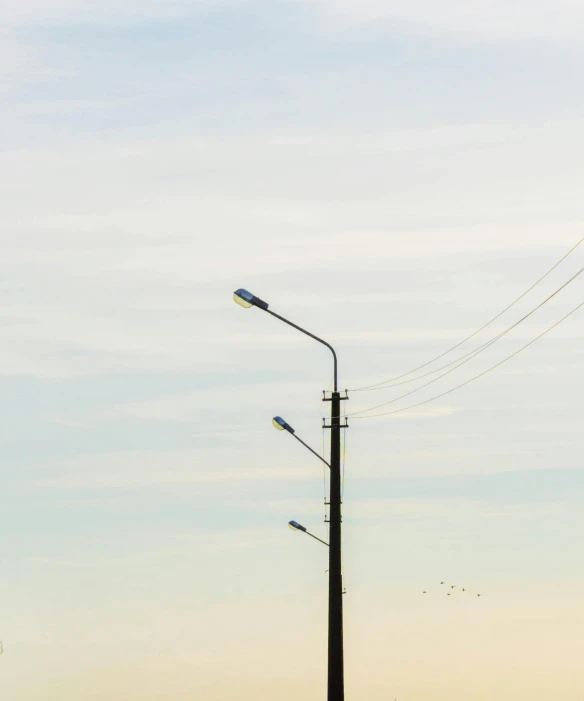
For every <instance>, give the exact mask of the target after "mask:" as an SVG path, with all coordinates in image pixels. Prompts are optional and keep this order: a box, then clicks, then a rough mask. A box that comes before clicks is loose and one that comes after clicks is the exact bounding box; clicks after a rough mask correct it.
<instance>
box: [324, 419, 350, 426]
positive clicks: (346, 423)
mask: <svg viewBox="0 0 584 701" xmlns="http://www.w3.org/2000/svg"><path fill="white" fill-rule="evenodd" d="M322 427H323V428H332V426H330V425H327V424H326V423H325V420H324V419H323V420H322ZM339 428H349V422H348V421H347V420H345V423H344V424H341V425H340V426H339Z"/></svg>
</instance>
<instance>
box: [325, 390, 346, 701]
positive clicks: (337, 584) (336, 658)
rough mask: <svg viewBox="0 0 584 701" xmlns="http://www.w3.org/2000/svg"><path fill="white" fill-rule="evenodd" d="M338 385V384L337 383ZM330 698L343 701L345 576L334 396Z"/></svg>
mask: <svg viewBox="0 0 584 701" xmlns="http://www.w3.org/2000/svg"><path fill="white" fill-rule="evenodd" d="M335 385H336V383H335ZM330 467H331V491H330V499H329V501H330V512H329V513H330V537H329V545H330V548H329V630H328V694H327V699H328V701H344V698H345V684H344V671H343V579H342V573H341V397H340V394H339V392H337V388H336V386H335V391H334V392H333V393H332V398H331V463H330Z"/></svg>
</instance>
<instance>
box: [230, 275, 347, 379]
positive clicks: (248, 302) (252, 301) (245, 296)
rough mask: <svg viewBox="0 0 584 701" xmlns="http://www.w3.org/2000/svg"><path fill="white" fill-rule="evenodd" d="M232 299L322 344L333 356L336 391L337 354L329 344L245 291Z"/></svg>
mask: <svg viewBox="0 0 584 701" xmlns="http://www.w3.org/2000/svg"><path fill="white" fill-rule="evenodd" d="M233 299H234V300H235V301H236V302H237V304H239V305H241V306H242V307H258V309H262V310H263V311H265V312H267V313H268V314H271V315H272V316H275V317H276V319H280V321H283V322H284V323H285V324H288V326H292V328H294V329H297V330H298V331H301V332H302V333H303V334H305V335H306V336H310V338H314V340H315V341H318V342H319V343H322V345H323V346H326V347H327V348H328V349H329V350H330V352H331V353H332V354H333V361H334V387H335V392H337V391H338V386H337V377H338V372H337V354H336V353H335V349H334V348H333V347H332V346H331V344H330V343H327V342H326V341H323V339H322V338H319V337H318V336H315V335H314V334H313V333H310V331H307V330H306V329H303V328H302V326H298V324H294V323H293V322H292V321H289V320H288V319H286V318H285V317H283V316H280V315H279V314H276V312H272V311H270V309H268V307H269V305H268V303H267V302H264V300H263V299H260V298H259V297H256V296H255V295H254V294H252V293H251V292H248V291H247V290H244V289H243V288H240V289H239V290H236V291H235V292H234V293H233Z"/></svg>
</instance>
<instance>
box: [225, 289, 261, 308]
mask: <svg viewBox="0 0 584 701" xmlns="http://www.w3.org/2000/svg"><path fill="white" fill-rule="evenodd" d="M233 299H234V300H235V301H236V302H237V304H239V305H241V306H242V307H246V308H249V307H259V308H260V309H263V310H264V311H267V309H268V303H267V302H264V301H263V299H260V298H259V297H256V296H255V295H252V293H251V292H248V291H247V290H244V289H243V287H240V288H239V290H235V292H234V293H233Z"/></svg>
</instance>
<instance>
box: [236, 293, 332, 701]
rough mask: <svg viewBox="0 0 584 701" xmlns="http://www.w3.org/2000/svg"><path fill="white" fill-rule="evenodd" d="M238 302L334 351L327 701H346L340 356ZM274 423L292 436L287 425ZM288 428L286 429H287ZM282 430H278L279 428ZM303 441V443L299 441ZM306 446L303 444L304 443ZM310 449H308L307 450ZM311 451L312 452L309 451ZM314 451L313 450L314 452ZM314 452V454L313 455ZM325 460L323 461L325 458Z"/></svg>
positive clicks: (250, 301)
mask: <svg viewBox="0 0 584 701" xmlns="http://www.w3.org/2000/svg"><path fill="white" fill-rule="evenodd" d="M233 298H234V300H235V301H236V302H237V303H238V304H240V305H241V306H242V307H252V306H254V307H257V308H258V309H262V310H263V311H265V312H267V313H268V314H271V315H272V316H274V317H276V318H277V319H280V321H283V322H284V323H285V324H288V325H289V326H292V327H294V328H295V329H297V330H298V331H301V332H302V333H304V334H306V335H307V336H310V337H311V338H313V339H314V340H315V341H318V342H319V343H322V344H323V345H325V346H327V348H329V349H330V351H331V353H332V354H333V360H334V369H333V372H334V378H333V379H334V382H333V387H334V391H333V392H332V395H331V398H330V400H327V401H330V402H331V424H330V427H329V428H330V431H331V460H330V465H329V466H330V475H331V477H330V484H331V488H330V497H329V505H330V511H329V514H330V516H329V520H330V524H329V532H330V537H329V606H328V687H327V701H344V699H345V683H344V661H343V579H342V569H341V395H340V393H339V391H338V372H337V354H336V353H335V349H334V348H333V347H332V346H331V345H330V344H329V343H327V342H326V341H323V340H322V338H319V337H318V336H315V335H314V334H312V333H310V332H309V331H306V329H303V328H302V327H301V326H297V325H296V324H294V323H292V322H291V321H288V319H285V318H284V317H283V316H280V315H279V314H276V313H275V312H273V311H271V310H270V309H268V303H267V302H264V301H263V300H262V299H260V298H259V297H256V296H255V295H253V294H252V293H251V292H248V291H247V290H244V289H239V290H236V292H235V293H234V295H233ZM278 418H280V417H276V418H275V419H274V421H275V422H276V423H277V424H279V426H280V427H281V428H285V429H286V430H288V431H289V432H290V433H292V434H294V431H293V430H291V429H290V427H289V426H288V424H286V423H285V422H283V421H282V420H281V421H282V423H280V422H279V421H277V419H278ZM276 423H275V424H274V425H276ZM284 424H285V425H284ZM276 428H278V426H276ZM298 440H300V439H298ZM300 442H301V443H304V442H303V441H300ZM307 447H308V446H307ZM309 449H310V448H309ZM310 450H311V451H312V449H310ZM312 452H314V451H312ZM321 459H322V458H321Z"/></svg>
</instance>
